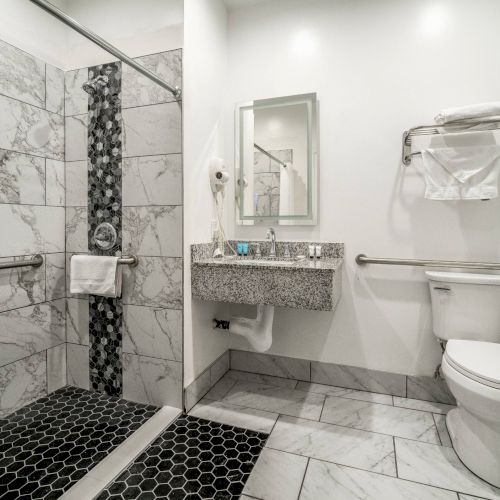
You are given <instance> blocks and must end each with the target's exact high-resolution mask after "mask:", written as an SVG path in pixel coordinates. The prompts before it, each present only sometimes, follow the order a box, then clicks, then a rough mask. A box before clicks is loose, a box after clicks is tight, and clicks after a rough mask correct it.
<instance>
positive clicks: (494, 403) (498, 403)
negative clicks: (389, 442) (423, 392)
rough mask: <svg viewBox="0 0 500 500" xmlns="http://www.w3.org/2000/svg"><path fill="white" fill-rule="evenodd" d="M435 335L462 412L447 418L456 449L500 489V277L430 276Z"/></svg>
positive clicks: (479, 275) (456, 411)
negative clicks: (441, 347) (440, 345)
mask: <svg viewBox="0 0 500 500" xmlns="http://www.w3.org/2000/svg"><path fill="white" fill-rule="evenodd" d="M426 276H427V279H428V280H429V286H430V291H431V301H432V319H433V330H434V334H435V335H436V336H437V337H438V339H439V340H440V342H441V343H442V345H443V346H444V345H446V348H445V351H444V355H443V360H442V364H441V370H442V373H443V375H444V377H445V379H446V382H447V384H448V387H449V389H450V391H451V392H452V394H453V395H454V396H455V399H456V400H457V408H456V409H453V410H451V411H450V412H449V413H448V416H447V417H446V424H447V427H448V431H449V433H450V437H451V441H452V444H453V448H454V449H455V451H456V453H457V455H458V456H459V457H460V459H461V460H462V462H463V463H464V464H465V465H466V466H467V467H468V468H469V469H470V470H471V471H472V472H474V473H475V474H477V475H478V476H479V477H480V478H482V479H484V480H485V481H488V482H489V483H491V484H493V485H494V486H497V487H500V275H491V274H467V273H448V272H431V271H427V272H426Z"/></svg>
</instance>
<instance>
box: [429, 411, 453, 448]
mask: <svg viewBox="0 0 500 500" xmlns="http://www.w3.org/2000/svg"><path fill="white" fill-rule="evenodd" d="M433 417H434V422H436V428H437V431H438V434H439V439H440V440H441V445H442V446H448V447H452V446H453V445H452V443H451V438H450V434H449V433H448V427H446V415H442V414H439V413H435V414H433Z"/></svg>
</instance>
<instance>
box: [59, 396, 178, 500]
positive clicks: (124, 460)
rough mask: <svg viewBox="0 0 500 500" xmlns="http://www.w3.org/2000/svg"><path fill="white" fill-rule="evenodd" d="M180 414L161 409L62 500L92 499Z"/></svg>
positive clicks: (175, 411)
mask: <svg viewBox="0 0 500 500" xmlns="http://www.w3.org/2000/svg"><path fill="white" fill-rule="evenodd" d="M180 414H181V410H180V409H179V408H173V407H171V406H164V407H162V408H161V409H160V410H159V411H158V412H157V413H155V414H154V415H153V416H152V417H151V418H150V419H149V420H148V421H147V422H146V423H144V424H143V425H141V427H139V429H137V430H136V431H135V432H134V433H133V434H132V435H131V436H129V437H128V438H127V439H126V440H125V441H123V443H121V444H120V445H119V446H118V447H117V448H115V449H114V450H113V451H112V452H111V453H110V454H109V455H108V456H107V457H106V458H104V459H103V460H101V462H99V463H98V464H97V465H96V466H95V467H94V468H93V469H91V470H90V471H89V472H88V473H87V474H86V475H85V476H84V477H83V478H82V479H80V481H78V482H77V483H76V484H74V485H73V486H72V487H71V488H70V489H69V490H68V491H66V492H65V493H64V495H62V496H61V497H60V498H61V499H63V500H91V499H92V498H95V497H96V496H97V495H98V494H99V493H101V491H102V490H103V489H104V488H105V487H106V486H107V485H108V484H109V483H111V482H112V481H113V480H114V479H115V478H116V477H117V476H118V475H119V474H120V473H121V472H122V471H123V470H124V469H126V468H127V466H128V465H129V464H130V463H132V462H133V461H134V460H135V459H136V458H137V457H138V456H139V455H140V454H141V453H142V452H143V451H144V450H145V449H146V448H147V447H148V446H149V445H150V444H151V443H152V442H153V441H154V440H155V439H156V438H157V437H158V436H159V435H160V434H161V433H162V432H163V431H164V430H165V429H166V428H167V427H168V426H169V425H170V424H171V423H172V422H173V421H174V420H175V419H176V418H177V417H178V416H179V415H180Z"/></svg>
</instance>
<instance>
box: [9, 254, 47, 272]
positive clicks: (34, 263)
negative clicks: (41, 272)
mask: <svg viewBox="0 0 500 500" xmlns="http://www.w3.org/2000/svg"><path fill="white" fill-rule="evenodd" d="M42 264H43V257H42V256H41V255H40V254H38V253H37V254H36V255H33V258H31V259H26V260H9V261H7V262H0V269H13V268H15V267H40V266H41V265H42Z"/></svg>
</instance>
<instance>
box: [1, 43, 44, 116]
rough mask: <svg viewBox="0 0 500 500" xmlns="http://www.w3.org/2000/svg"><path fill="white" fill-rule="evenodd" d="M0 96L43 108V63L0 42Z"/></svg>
mask: <svg viewBox="0 0 500 500" xmlns="http://www.w3.org/2000/svg"><path fill="white" fill-rule="evenodd" d="M0 94H3V95H6V96H9V97H13V98H15V99H19V100H20V101H23V102H26V103H28V104H33V105H35V106H38V107H40V108H43V107H45V63H43V62H42V61H40V60H39V59H37V58H36V57H33V56H32V55H30V54H28V53H27V52H23V51H22V50H19V49H18V48H17V47H14V46H13V45H9V44H8V43H6V42H4V41H1V40H0Z"/></svg>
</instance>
